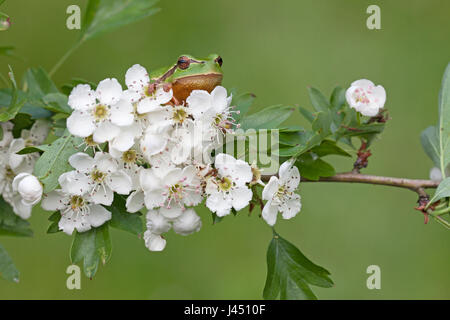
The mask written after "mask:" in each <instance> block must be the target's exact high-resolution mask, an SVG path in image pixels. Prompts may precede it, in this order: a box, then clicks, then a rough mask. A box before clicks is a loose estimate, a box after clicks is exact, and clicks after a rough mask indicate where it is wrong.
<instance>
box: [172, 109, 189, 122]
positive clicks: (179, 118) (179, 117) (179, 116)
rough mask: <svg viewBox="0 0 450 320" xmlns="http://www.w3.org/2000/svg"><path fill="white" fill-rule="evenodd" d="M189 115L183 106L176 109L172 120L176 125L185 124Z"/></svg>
mask: <svg viewBox="0 0 450 320" xmlns="http://www.w3.org/2000/svg"><path fill="white" fill-rule="evenodd" d="M187 116H188V114H187V112H186V109H185V108H184V107H182V106H179V107H175V109H174V111H173V115H172V119H173V121H174V122H175V123H180V124H181V123H183V122H184V120H186V118H187Z"/></svg>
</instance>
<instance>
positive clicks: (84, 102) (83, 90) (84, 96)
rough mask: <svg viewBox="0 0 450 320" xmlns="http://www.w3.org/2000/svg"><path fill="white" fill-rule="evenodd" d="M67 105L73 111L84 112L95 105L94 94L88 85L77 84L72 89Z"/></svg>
mask: <svg viewBox="0 0 450 320" xmlns="http://www.w3.org/2000/svg"><path fill="white" fill-rule="evenodd" d="M68 105H69V106H70V107H71V108H72V109H75V110H81V111H83V110H86V109H88V108H91V107H92V106H94V105H95V93H94V91H92V90H91V87H90V86H89V85H88V84H79V85H77V86H76V87H75V88H73V89H72V92H71V93H70V95H69V101H68Z"/></svg>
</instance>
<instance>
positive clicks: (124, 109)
mask: <svg viewBox="0 0 450 320" xmlns="http://www.w3.org/2000/svg"><path fill="white" fill-rule="evenodd" d="M110 119H111V122H112V123H113V124H115V125H118V126H129V125H131V124H132V123H133V121H134V110H133V105H132V104H131V102H129V101H127V100H125V99H121V100H120V101H119V102H118V103H116V104H115V105H113V106H111V109H110Z"/></svg>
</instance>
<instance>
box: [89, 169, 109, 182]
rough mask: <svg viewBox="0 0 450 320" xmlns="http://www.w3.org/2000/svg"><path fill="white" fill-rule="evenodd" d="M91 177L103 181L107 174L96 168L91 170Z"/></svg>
mask: <svg viewBox="0 0 450 320" xmlns="http://www.w3.org/2000/svg"><path fill="white" fill-rule="evenodd" d="M91 178H92V180H94V181H95V182H97V183H102V182H103V180H105V178H106V174H105V173H104V172H101V171H100V170H94V171H92V172H91Z"/></svg>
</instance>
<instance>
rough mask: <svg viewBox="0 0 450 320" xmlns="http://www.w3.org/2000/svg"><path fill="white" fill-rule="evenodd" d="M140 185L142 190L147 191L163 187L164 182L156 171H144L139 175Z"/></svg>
mask: <svg viewBox="0 0 450 320" xmlns="http://www.w3.org/2000/svg"><path fill="white" fill-rule="evenodd" d="M139 183H140V185H141V188H142V189H143V190H144V191H146V190H155V189H158V190H159V189H160V188H162V187H163V183H162V181H161V180H160V179H159V178H158V176H157V175H156V174H155V170H154V169H143V170H141V172H140V173H139Z"/></svg>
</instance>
